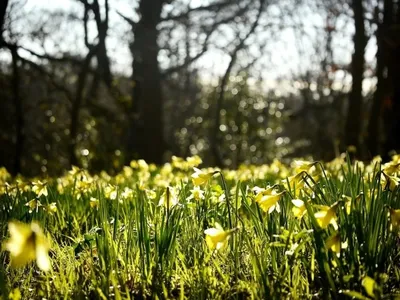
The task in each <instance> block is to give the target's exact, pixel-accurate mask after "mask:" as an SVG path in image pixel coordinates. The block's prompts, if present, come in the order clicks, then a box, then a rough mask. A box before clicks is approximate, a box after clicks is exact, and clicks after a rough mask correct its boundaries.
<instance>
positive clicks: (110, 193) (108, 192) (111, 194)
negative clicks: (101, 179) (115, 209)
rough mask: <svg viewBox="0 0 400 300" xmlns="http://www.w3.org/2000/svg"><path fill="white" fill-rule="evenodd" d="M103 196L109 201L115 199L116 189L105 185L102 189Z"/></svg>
mask: <svg viewBox="0 0 400 300" xmlns="http://www.w3.org/2000/svg"><path fill="white" fill-rule="evenodd" d="M104 195H105V196H106V198H108V199H111V200H115V199H117V195H118V192H117V187H116V186H113V185H111V184H109V185H107V186H106V187H105V188H104Z"/></svg>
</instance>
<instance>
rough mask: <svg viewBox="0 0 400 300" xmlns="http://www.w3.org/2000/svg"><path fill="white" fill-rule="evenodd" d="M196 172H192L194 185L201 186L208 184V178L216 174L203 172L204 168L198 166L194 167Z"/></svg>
mask: <svg viewBox="0 0 400 300" xmlns="http://www.w3.org/2000/svg"><path fill="white" fill-rule="evenodd" d="M193 170H194V173H193V174H192V176H191V177H192V182H193V185H195V186H199V185H203V184H206V183H207V182H208V180H210V178H211V177H212V176H213V175H214V174H213V173H212V172H203V171H202V170H200V169H198V168H195V167H194V168H193Z"/></svg>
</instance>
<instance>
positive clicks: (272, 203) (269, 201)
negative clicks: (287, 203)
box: [255, 187, 285, 213]
mask: <svg viewBox="0 0 400 300" xmlns="http://www.w3.org/2000/svg"><path fill="white" fill-rule="evenodd" d="M284 193H285V192H284V191H283V192H280V193H276V192H275V191H274V190H273V187H270V188H268V189H266V190H263V191H260V192H259V193H258V194H257V195H256V197H255V201H256V202H257V203H258V205H259V206H260V207H261V209H262V210H263V211H264V212H268V213H272V212H273V211H274V210H276V211H277V212H280V206H279V203H278V201H279V200H280V199H281V197H282V195H283V194H284Z"/></svg>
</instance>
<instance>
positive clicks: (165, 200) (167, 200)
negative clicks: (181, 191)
mask: <svg viewBox="0 0 400 300" xmlns="http://www.w3.org/2000/svg"><path fill="white" fill-rule="evenodd" d="M178 203H179V199H178V192H177V191H176V190H175V189H174V188H172V187H167V188H166V190H165V192H164V194H162V196H161V197H160V201H159V202H158V206H164V207H167V208H172V207H174V206H175V205H177V204H178Z"/></svg>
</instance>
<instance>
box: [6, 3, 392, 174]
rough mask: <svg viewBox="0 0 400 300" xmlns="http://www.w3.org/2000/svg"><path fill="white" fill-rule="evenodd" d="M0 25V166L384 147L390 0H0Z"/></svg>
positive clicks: (372, 151)
mask: <svg viewBox="0 0 400 300" xmlns="http://www.w3.org/2000/svg"><path fill="white" fill-rule="evenodd" d="M0 33H1V34H0V99H1V101H0V145H1V147H0V166H5V167H6V168H7V169H8V170H9V171H10V172H12V173H13V174H18V173H20V174H23V175H27V176H34V175H39V174H50V175H56V174H60V173H62V171H63V170H65V169H69V168H70V167H71V165H76V166H81V167H86V168H88V169H89V170H91V171H93V172H97V171H100V170H106V171H108V172H110V173H114V172H115V171H118V170H119V169H121V168H122V166H123V165H125V164H128V163H129V162H130V161H131V160H132V159H139V158H142V159H145V160H146V161H147V162H151V163H157V164H160V163H162V162H165V161H168V160H169V158H170V157H171V156H172V155H176V156H181V157H186V156H190V155H199V156H201V157H202V159H203V161H204V163H205V165H214V166H219V167H229V168H236V167H238V166H239V165H240V164H242V163H246V164H261V163H268V162H270V161H272V160H273V159H274V158H278V159H281V160H285V159H290V158H292V157H312V159H316V160H331V159H332V158H334V157H335V156H337V155H338V154H339V153H340V152H342V151H344V150H346V149H351V150H352V151H353V152H354V155H355V156H357V158H359V159H362V160H370V159H372V158H373V157H374V156H376V155H382V156H383V157H384V158H387V157H388V156H389V155H390V153H391V152H390V151H393V150H394V151H396V150H399V149H400V140H399V139H398V138H397V133H398V132H399V130H400V125H399V122H400V76H399V75H398V74H399V71H400V1H396V0H376V1H370V0H368V1H367V0H364V1H362V0H352V1H350V0H339V1H333V0H323V1H315V0H285V1H277V0H257V1H255V0H240V1H239V0H204V1H201V0H192V1H191V0H125V1H122V0H62V1H45V0H2V1H0ZM350 146H351V147H350ZM353 146H354V147H353ZM349 147H350V148H349Z"/></svg>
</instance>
